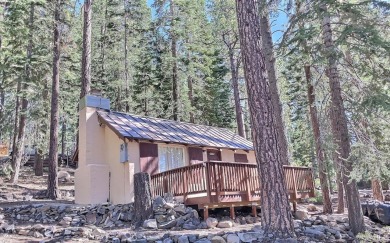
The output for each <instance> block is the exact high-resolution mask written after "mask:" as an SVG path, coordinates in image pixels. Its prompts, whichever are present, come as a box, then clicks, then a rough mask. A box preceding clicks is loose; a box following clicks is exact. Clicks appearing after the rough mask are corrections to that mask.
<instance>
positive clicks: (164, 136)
mask: <svg viewBox="0 0 390 243" xmlns="http://www.w3.org/2000/svg"><path fill="white" fill-rule="evenodd" d="M97 114H98V117H99V120H100V122H102V123H104V124H106V125H107V126H108V127H110V128H111V129H112V130H113V131H114V132H115V133H116V134H117V135H118V136H120V137H122V138H129V139H134V140H148V141H156V142H165V143H178V144H187V145H197V146H204V147H215V148H228V149H242V150H253V145H252V142H250V141H248V140H246V139H245V138H243V137H241V136H239V135H238V134H235V133H234V132H233V131H231V130H230V129H227V128H219V127H211V126H205V125H198V124H193V123H187V122H178V121H172V120H166V119H161V118H153V117H142V116H138V115H132V114H125V113H121V112H115V111H105V110H98V111H97Z"/></svg>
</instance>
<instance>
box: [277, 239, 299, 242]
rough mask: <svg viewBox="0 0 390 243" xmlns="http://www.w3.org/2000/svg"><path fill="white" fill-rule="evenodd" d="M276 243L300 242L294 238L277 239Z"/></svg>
mask: <svg viewBox="0 0 390 243" xmlns="http://www.w3.org/2000/svg"><path fill="white" fill-rule="evenodd" d="M275 243H298V241H297V240H296V239H294V238H287V239H276V240H275Z"/></svg>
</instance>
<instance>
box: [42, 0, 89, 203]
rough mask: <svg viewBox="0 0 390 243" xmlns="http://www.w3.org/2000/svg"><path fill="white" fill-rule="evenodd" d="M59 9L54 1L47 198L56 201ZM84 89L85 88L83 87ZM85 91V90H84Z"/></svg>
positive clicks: (57, 195) (57, 0)
mask: <svg viewBox="0 0 390 243" xmlns="http://www.w3.org/2000/svg"><path fill="white" fill-rule="evenodd" d="M60 8H61V0H56V1H55V9H54V30H53V31H54V33H53V84H52V92H51V112H50V145H49V175H48V179H47V197H48V198H50V199H53V200H56V199H57V198H59V197H60V192H59V189H58V173H57V172H58V120H59V119H58V118H59V112H58V97H59V92H60V73H59V72H60V33H59V29H60ZM83 88H85V87H83ZM84 91H86V89H84Z"/></svg>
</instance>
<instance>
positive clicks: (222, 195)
mask: <svg viewBox="0 0 390 243" xmlns="http://www.w3.org/2000/svg"><path fill="white" fill-rule="evenodd" d="M284 172H285V177H286V183H287V189H288V192H289V198H290V201H292V202H293V204H294V205H295V201H296V200H297V199H299V198H307V197H314V183H313V174H312V170H311V168H308V167H297V166H284ZM151 183H152V193H153V195H154V196H157V195H160V196H163V195H164V194H165V193H171V194H172V195H173V196H175V197H176V198H178V199H179V200H182V201H183V202H184V204H186V205H198V207H199V208H203V209H207V208H217V207H234V206H249V205H250V206H256V205H260V182H259V176H258V170H257V165H256V164H249V163H235V162H234V163H233V162H203V163H199V164H194V165H190V166H185V167H181V168H177V169H173V170H169V171H165V172H161V173H158V174H154V175H152V176H151ZM233 211H234V209H233Z"/></svg>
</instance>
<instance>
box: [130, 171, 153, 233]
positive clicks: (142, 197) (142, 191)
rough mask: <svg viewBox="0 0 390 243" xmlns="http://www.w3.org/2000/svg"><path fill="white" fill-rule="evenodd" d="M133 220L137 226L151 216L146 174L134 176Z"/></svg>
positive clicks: (148, 177) (148, 183) (150, 195)
mask: <svg viewBox="0 0 390 243" xmlns="http://www.w3.org/2000/svg"><path fill="white" fill-rule="evenodd" d="M134 212H135V215H134V218H135V222H136V225H137V226H140V225H142V223H143V222H144V221H145V220H146V219H149V218H151V217H152V216H153V207H152V193H151V190H150V175H149V173H146V172H139V173H135V174H134Z"/></svg>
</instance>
